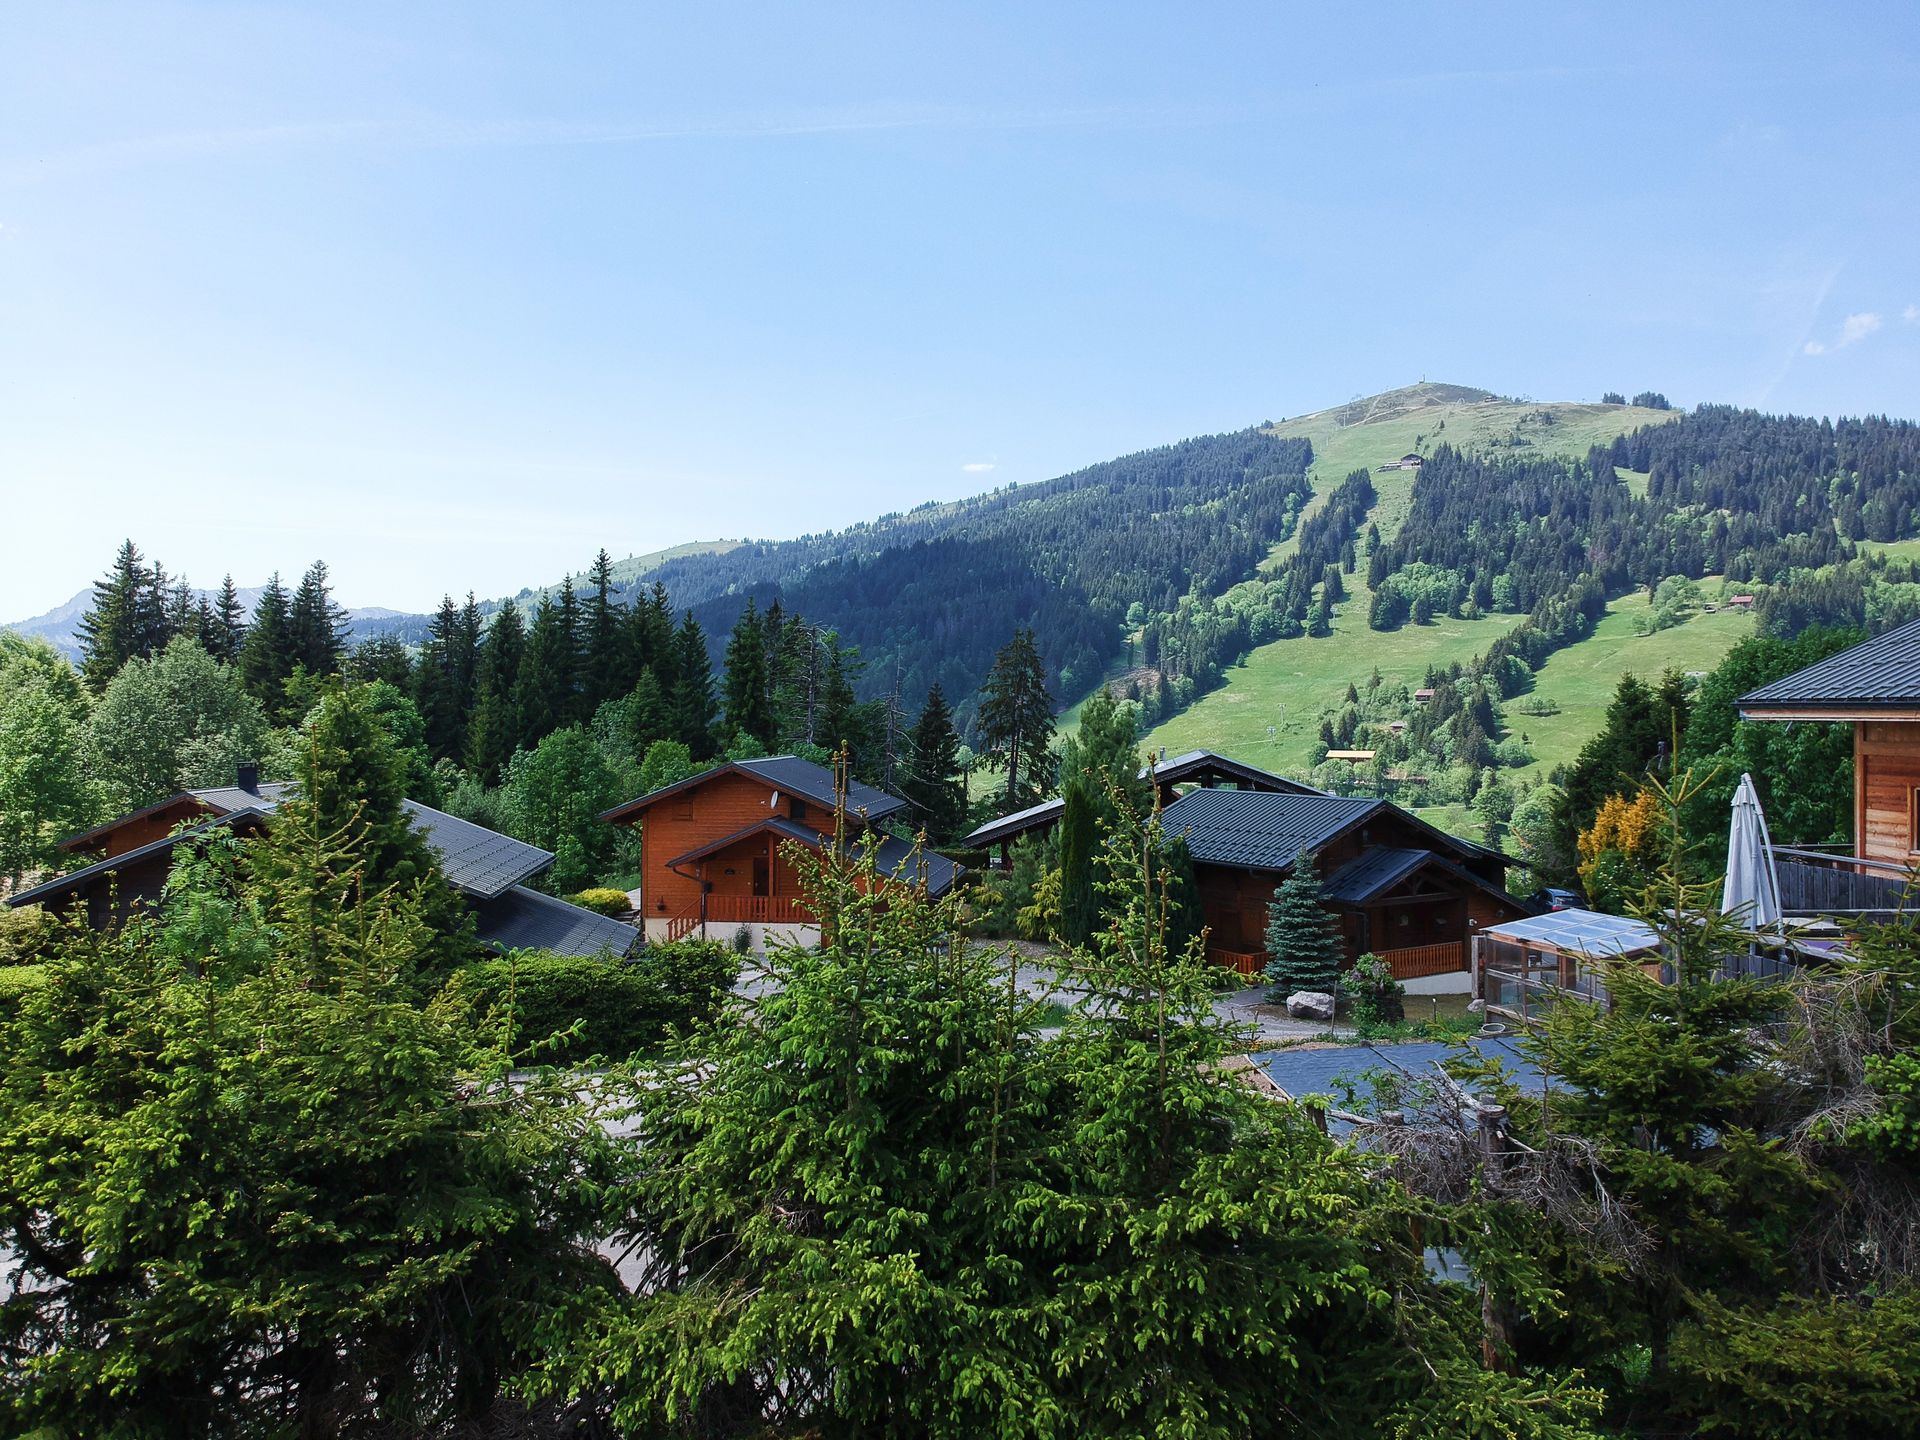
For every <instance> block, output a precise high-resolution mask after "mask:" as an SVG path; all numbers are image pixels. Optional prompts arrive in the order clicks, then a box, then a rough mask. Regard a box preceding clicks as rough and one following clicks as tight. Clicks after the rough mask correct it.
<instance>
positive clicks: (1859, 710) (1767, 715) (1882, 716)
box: [1740, 701, 1920, 725]
mask: <svg viewBox="0 0 1920 1440" xmlns="http://www.w3.org/2000/svg"><path fill="white" fill-rule="evenodd" d="M1740 718H1741V719H1742V720H1774V721H1795V720H1800V721H1811V722H1814V723H1816V724H1821V725H1830V724H1835V723H1842V724H1844V723H1847V722H1849V721H1851V722H1855V723H1858V722H1861V721H1866V720H1907V721H1920V704H1906V705H1882V704H1875V703H1873V702H1872V701H1855V702H1853V703H1848V702H1846V701H1836V702H1835V703H1833V704H1831V705H1813V704H1808V703H1807V702H1806V701H1797V702H1794V703H1791V704H1780V705H1768V704H1765V703H1761V704H1757V705H1742V706H1740Z"/></svg>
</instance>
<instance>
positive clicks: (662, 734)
mask: <svg viewBox="0 0 1920 1440" xmlns="http://www.w3.org/2000/svg"><path fill="white" fill-rule="evenodd" d="M626 721H627V745H628V747H629V748H630V749H631V750H632V751H633V753H634V754H635V755H637V756H640V757H642V758H643V759H644V758H645V756H646V753H647V751H648V750H650V749H652V748H653V746H654V744H655V742H657V741H660V740H670V739H672V738H673V707H672V705H671V703H670V702H669V700H668V697H667V693H666V691H665V690H664V689H663V688H662V686H661V684H660V682H659V680H658V679H656V678H655V677H654V673H653V668H652V667H651V666H649V667H648V668H646V669H645V670H642V671H641V672H640V678H639V679H638V680H636V681H635V682H634V685H633V693H632V694H631V695H629V696H627V712H626Z"/></svg>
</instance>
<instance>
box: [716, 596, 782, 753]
mask: <svg viewBox="0 0 1920 1440" xmlns="http://www.w3.org/2000/svg"><path fill="white" fill-rule="evenodd" d="M725 663H726V674H725V675H724V676H723V677H722V679H721V688H722V690H723V691H724V693H725V697H726V701H725V707H724V711H723V716H722V721H721V729H722V730H723V731H725V733H726V734H728V735H732V736H740V735H744V736H746V737H747V738H749V739H751V740H755V741H757V742H758V743H759V744H760V745H761V746H763V747H764V748H765V749H766V751H767V752H768V753H769V754H771V753H772V750H773V746H774V743H775V741H776V740H777V739H778V738H779V737H778V734H777V730H776V727H775V725H774V721H773V706H772V705H771V703H770V702H769V699H768V690H769V685H768V675H767V636H766V631H765V628H764V627H763V626H762V625H761V622H760V611H759V609H758V607H756V606H755V604H754V603H753V597H752V596H751V595H749V596H748V597H747V605H746V608H745V609H744V610H742V611H741V612H740V618H739V619H738V620H736V621H735V622H734V625H733V631H732V633H731V634H730V635H728V637H727V654H726V662H725Z"/></svg>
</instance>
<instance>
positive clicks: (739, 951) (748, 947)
mask: <svg viewBox="0 0 1920 1440" xmlns="http://www.w3.org/2000/svg"><path fill="white" fill-rule="evenodd" d="M733 953H734V954H736V955H751V954H752V953H753V931H752V929H751V928H750V927H748V926H746V925H742V926H741V927H740V928H739V929H738V930H736V931H734V932H733Z"/></svg>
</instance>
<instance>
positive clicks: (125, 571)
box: [79, 540, 153, 692]
mask: <svg viewBox="0 0 1920 1440" xmlns="http://www.w3.org/2000/svg"><path fill="white" fill-rule="evenodd" d="M152 583H153V574H152V571H150V570H149V569H148V568H147V565H146V562H145V561H144V560H142V559H141V556H140V549H139V547H138V546H136V545H135V544H134V543H133V541H131V540H127V541H123V542H122V543H121V546H120V549H119V551H118V553H116V554H115V555H114V557H113V568H112V569H111V570H109V571H108V572H107V573H106V575H105V576H104V577H103V578H101V579H99V580H96V581H94V582H93V604H92V605H91V606H90V607H89V608H88V610H87V613H86V614H85V615H82V616H81V617H80V632H79V633H80V654H81V660H80V673H81V675H82V676H83V677H84V678H85V679H86V682H87V684H88V685H90V686H91V687H92V688H93V689H94V690H95V691H96V692H98V691H101V690H104V689H106V688H107V682H108V681H109V680H111V679H113V677H114V676H115V675H117V674H118V673H119V672H120V667H121V666H122V665H124V664H126V663H127V661H129V660H131V659H132V658H133V657H134V656H135V655H138V654H141V653H143V652H142V651H141V649H140V644H141V621H140V609H141V604H142V595H143V593H144V592H145V590H146V588H147V587H148V586H150V585H151V584H152Z"/></svg>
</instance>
